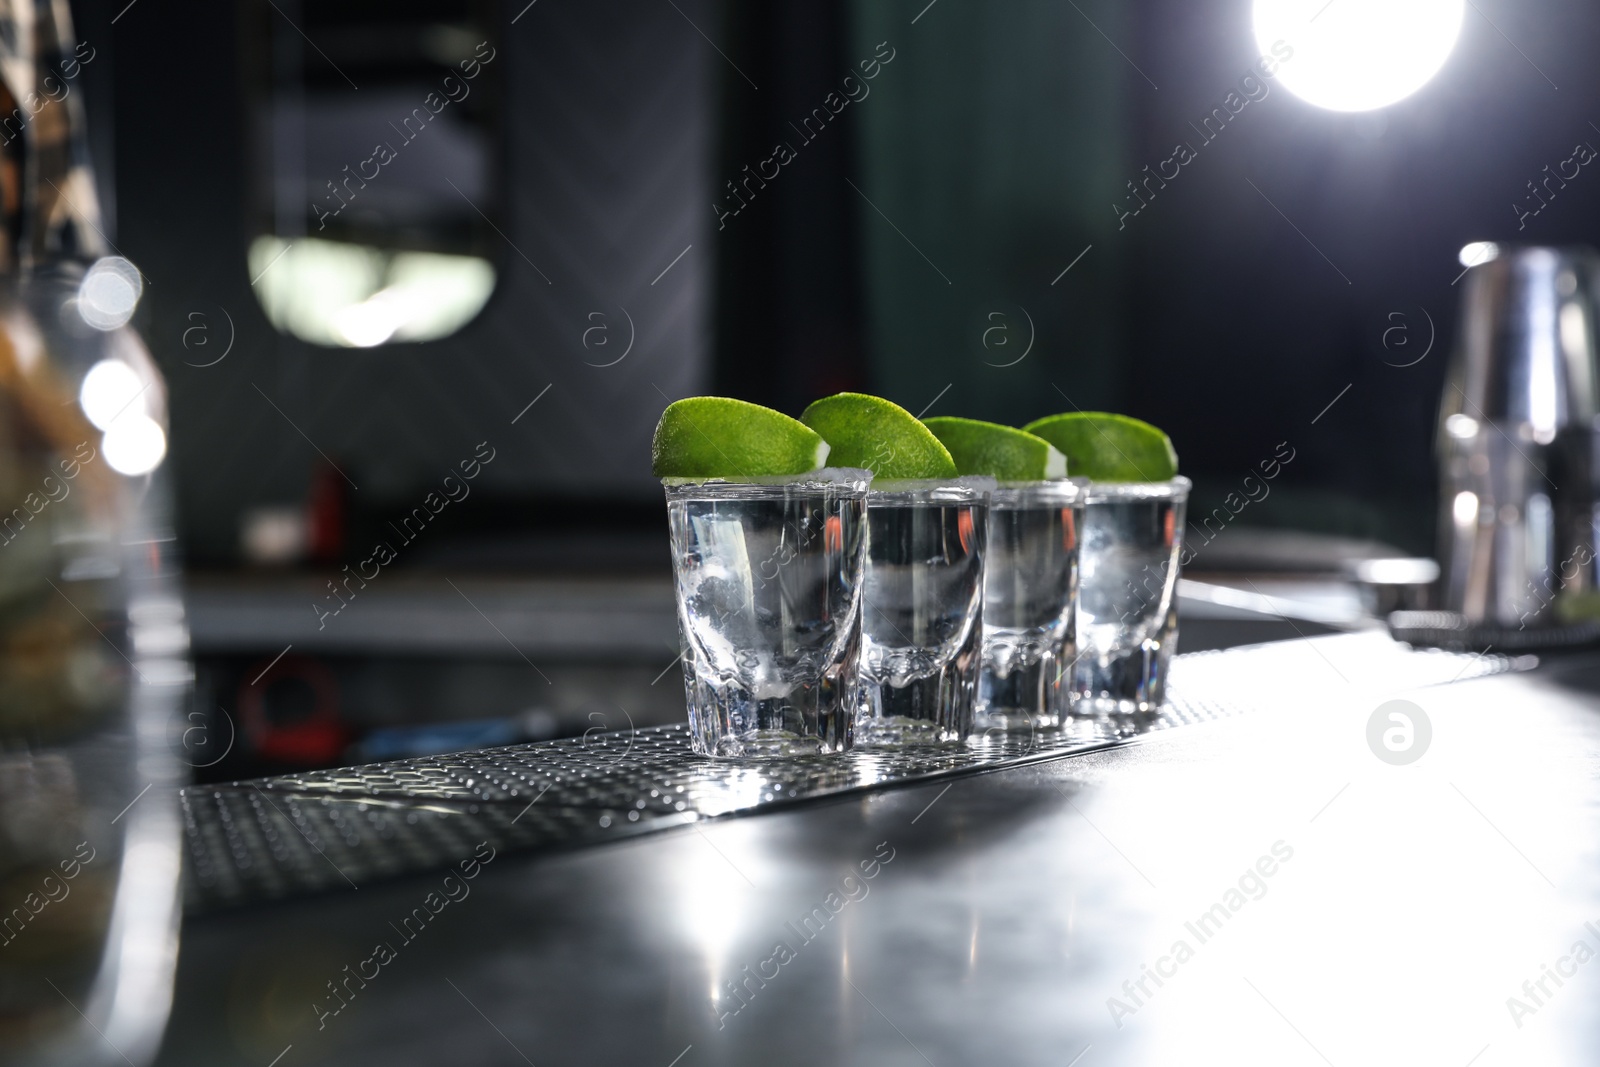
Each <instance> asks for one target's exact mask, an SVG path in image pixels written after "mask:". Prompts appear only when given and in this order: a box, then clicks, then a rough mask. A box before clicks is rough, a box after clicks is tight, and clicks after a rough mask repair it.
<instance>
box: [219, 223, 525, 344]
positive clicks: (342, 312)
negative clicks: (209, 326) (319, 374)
mask: <svg viewBox="0 0 1600 1067" xmlns="http://www.w3.org/2000/svg"><path fill="white" fill-rule="evenodd" d="M250 271H251V274H252V276H253V277H254V278H255V283H254V284H255V292H256V295H257V297H258V298H259V299H260V301H261V306H262V308H263V310H265V311H266V313H267V318H268V319H270V320H271V321H272V324H273V325H274V326H276V327H277V328H278V329H280V330H284V331H286V332H288V333H291V334H293V335H294V336H296V337H298V338H300V339H301V340H303V341H310V342H311V343H313V344H319V345H336V346H339V347H343V348H372V347H374V346H376V345H381V344H384V343H385V342H388V341H431V340H435V339H437V338H441V337H448V336H449V335H450V334H452V333H455V332H456V331H457V330H459V329H461V327H463V326H465V325H466V324H467V323H468V322H470V321H471V320H472V318H473V316H475V315H477V313H478V312H479V311H480V310H481V309H482V308H483V305H484V303H485V302H486V301H487V300H488V299H489V294H490V293H491V292H493V291H494V281H495V271H494V266H493V264H491V263H490V262H489V261H488V260H486V259H483V258H481V257H479V256H463V255H446V254H443V253H437V252H396V251H391V250H388V249H382V248H377V247H373V246H368V245H357V244H350V243H348V242H344V241H328V240H323V239H320V238H316V237H301V238H298V239H296V240H294V241H285V240H281V239H279V238H277V237H267V236H263V237H257V238H256V239H255V240H254V241H253V242H252V243H251V245H250Z"/></svg>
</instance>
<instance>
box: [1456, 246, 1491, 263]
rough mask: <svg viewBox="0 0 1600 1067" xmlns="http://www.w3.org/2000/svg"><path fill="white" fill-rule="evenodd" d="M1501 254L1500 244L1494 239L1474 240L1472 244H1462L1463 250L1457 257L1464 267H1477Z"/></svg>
mask: <svg viewBox="0 0 1600 1067" xmlns="http://www.w3.org/2000/svg"><path fill="white" fill-rule="evenodd" d="M1499 254H1500V246H1499V245H1497V244H1495V243H1494V242H1493V241H1473V242H1472V243H1471V244H1465V245H1462V246H1461V252H1460V254H1459V255H1458V256H1457V257H1456V259H1457V260H1458V261H1459V262H1460V263H1461V265H1462V266H1463V267H1476V266H1477V265H1478V264H1480V263H1487V262H1489V261H1490V260H1491V259H1493V258H1494V257H1495V256H1498V255H1499Z"/></svg>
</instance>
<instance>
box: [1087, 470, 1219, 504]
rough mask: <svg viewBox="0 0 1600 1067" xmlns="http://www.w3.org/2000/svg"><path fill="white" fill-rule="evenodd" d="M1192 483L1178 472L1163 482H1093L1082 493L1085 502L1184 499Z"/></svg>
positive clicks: (1186, 497)
mask: <svg viewBox="0 0 1600 1067" xmlns="http://www.w3.org/2000/svg"><path fill="white" fill-rule="evenodd" d="M1193 488H1194V483H1193V482H1191V481H1190V480H1189V479H1187V478H1185V477H1184V476H1183V475H1181V474H1179V475H1177V476H1176V477H1173V478H1171V479H1169V480H1167V481H1164V482H1094V481H1091V482H1090V483H1089V485H1088V488H1087V490H1086V491H1085V494H1084V502H1085V503H1087V504H1101V503H1107V502H1111V501H1120V500H1186V499H1188V496H1189V490H1191V489H1193Z"/></svg>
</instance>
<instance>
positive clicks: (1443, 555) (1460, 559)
mask: <svg viewBox="0 0 1600 1067" xmlns="http://www.w3.org/2000/svg"><path fill="white" fill-rule="evenodd" d="M1464 286H1465V293H1464V297H1463V303H1462V309H1461V319H1460V332H1459V337H1458V339H1457V344H1456V350H1455V354H1454V358H1453V360H1452V363H1451V366H1450V371H1449V375H1448V377H1447V378H1446V381H1445V388H1444V397H1443V401H1442V404H1441V408H1440V418H1439V438H1438V456H1439V463H1440V479H1439V481H1440V526H1439V529H1440V568H1441V574H1440V579H1439V581H1440V591H1441V599H1442V604H1441V605H1440V606H1441V607H1443V608H1444V609H1445V610H1446V611H1450V612H1455V613H1458V614H1459V615H1460V616H1462V617H1463V621H1464V622H1465V623H1467V624H1468V625H1473V626H1485V625H1487V626H1494V627H1513V628H1517V629H1522V628H1524V627H1527V628H1532V627H1536V626H1547V625H1551V624H1553V623H1555V622H1556V621H1557V615H1556V598H1557V595H1558V594H1562V593H1563V591H1565V592H1567V593H1571V592H1573V591H1579V590H1589V589H1593V588H1595V585H1596V568H1595V555H1596V551H1595V549H1596V531H1597V528H1600V513H1597V512H1596V508H1595V504H1596V499H1597V494H1596V492H1595V481H1594V473H1595V469H1596V464H1595V429H1596V415H1597V414H1600V406H1597V389H1596V345H1595V338H1596V324H1595V317H1596V297H1597V294H1600V257H1597V256H1596V254H1595V253H1594V252H1593V251H1591V250H1589V249H1560V248H1534V247H1525V248H1515V247H1513V248H1505V247H1502V248H1500V249H1499V250H1498V251H1497V253H1496V254H1495V255H1494V258H1492V259H1490V260H1489V261H1488V262H1485V263H1482V264H1481V265H1478V266H1474V267H1472V268H1471V269H1470V270H1468V271H1467V272H1466V278H1465V280H1464Z"/></svg>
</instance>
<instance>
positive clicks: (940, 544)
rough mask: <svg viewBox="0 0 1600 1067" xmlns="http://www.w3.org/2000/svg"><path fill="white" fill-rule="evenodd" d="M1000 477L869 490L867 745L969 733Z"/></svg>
mask: <svg viewBox="0 0 1600 1067" xmlns="http://www.w3.org/2000/svg"><path fill="white" fill-rule="evenodd" d="M994 488H995V481H994V479H993V478H981V477H968V478H956V479H933V480H928V481H884V480H882V479H879V480H878V481H876V482H874V483H873V487H872V490H871V492H870V493H868V494H867V567H866V588H865V592H864V593H863V595H862V607H861V611H862V616H861V689H860V693H861V696H860V712H859V715H858V718H857V720H856V729H857V730H858V731H859V732H860V735H861V736H860V739H861V741H862V743H863V744H872V745H878V746H885V745H887V746H894V745H907V744H940V743H947V742H957V743H959V742H961V741H964V740H966V737H967V735H968V734H969V733H970V732H971V730H972V714H973V702H974V699H975V698H976V696H977V687H978V666H979V659H980V648H981V646H982V641H983V566H984V544H985V540H986V538H987V533H988V512H989V495H990V493H991V492H992V491H993V490H994Z"/></svg>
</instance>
